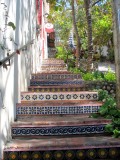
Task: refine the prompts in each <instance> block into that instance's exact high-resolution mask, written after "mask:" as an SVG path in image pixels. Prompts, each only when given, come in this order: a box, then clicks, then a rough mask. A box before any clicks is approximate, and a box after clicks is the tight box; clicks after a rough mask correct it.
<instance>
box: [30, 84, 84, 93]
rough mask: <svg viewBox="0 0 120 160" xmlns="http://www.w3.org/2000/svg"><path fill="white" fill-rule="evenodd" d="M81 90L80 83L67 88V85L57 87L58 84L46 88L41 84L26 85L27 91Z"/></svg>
mask: <svg viewBox="0 0 120 160" xmlns="http://www.w3.org/2000/svg"><path fill="white" fill-rule="evenodd" d="M61 86H62V85H61ZM82 90H84V88H83V86H82V85H78V86H74V87H71V86H69V87H68V88H67V87H64V88H62V87H60V86H59V87H58V86H50V87H47V88H43V86H42V87H41V86H40V87H39V86H37V87H35V86H34V87H32V86H30V87H28V91H32V92H63V91H65V92H68V91H69V92H70V91H74V92H75V91H82Z"/></svg>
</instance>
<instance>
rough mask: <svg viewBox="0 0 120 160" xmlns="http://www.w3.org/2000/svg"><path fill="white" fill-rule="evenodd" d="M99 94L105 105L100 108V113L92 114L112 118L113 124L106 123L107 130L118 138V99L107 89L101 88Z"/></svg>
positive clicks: (119, 118) (119, 127)
mask: <svg viewBox="0 0 120 160" xmlns="http://www.w3.org/2000/svg"><path fill="white" fill-rule="evenodd" d="M98 95H99V101H102V102H103V105H102V106H101V108H100V109H99V111H98V114H92V117H94V118H97V117H104V118H110V119H111V124H108V125H106V127H105V130H106V132H108V133H110V134H113V136H114V137H116V138H118V137H120V109H118V108H117V106H116V100H115V99H114V98H113V97H111V96H110V95H109V94H108V92H107V91H103V90H99V91H98Z"/></svg>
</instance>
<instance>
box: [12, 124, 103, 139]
mask: <svg viewBox="0 0 120 160" xmlns="http://www.w3.org/2000/svg"><path fill="white" fill-rule="evenodd" d="M104 129H105V125H104V124H101V125H88V126H87V125H85V126H83V125H82V126H72V125H71V126H51V127H47V126H46V127H33V126H31V127H12V136H13V137H15V136H58V135H59V136H62V135H83V134H97V133H105V130H104Z"/></svg>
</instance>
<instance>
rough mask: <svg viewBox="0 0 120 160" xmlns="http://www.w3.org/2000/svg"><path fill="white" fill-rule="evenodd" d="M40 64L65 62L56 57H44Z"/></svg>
mask: <svg viewBox="0 0 120 160" xmlns="http://www.w3.org/2000/svg"><path fill="white" fill-rule="evenodd" d="M42 64H65V62H64V61H63V60H58V59H45V60H43V62H42Z"/></svg>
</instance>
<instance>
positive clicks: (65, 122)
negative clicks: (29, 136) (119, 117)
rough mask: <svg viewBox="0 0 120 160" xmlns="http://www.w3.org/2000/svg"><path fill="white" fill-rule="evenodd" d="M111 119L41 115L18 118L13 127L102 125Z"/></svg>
mask: <svg viewBox="0 0 120 160" xmlns="http://www.w3.org/2000/svg"><path fill="white" fill-rule="evenodd" d="M110 122H111V120H110V119H105V118H97V119H96V118H90V117H88V116H87V115H82V116H80V115H75V116H74V115H62V116H60V115H57V116H54V115H52V116H40V117H38V118H37V117H35V118H33V117H31V118H28V119H27V117H26V119H24V118H23V119H21V120H18V121H16V122H14V123H12V127H16V126H17V127H31V128H32V127H37V126H39V127H52V126H80V125H84V126H85V125H100V124H108V123H110Z"/></svg>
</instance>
